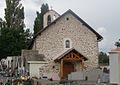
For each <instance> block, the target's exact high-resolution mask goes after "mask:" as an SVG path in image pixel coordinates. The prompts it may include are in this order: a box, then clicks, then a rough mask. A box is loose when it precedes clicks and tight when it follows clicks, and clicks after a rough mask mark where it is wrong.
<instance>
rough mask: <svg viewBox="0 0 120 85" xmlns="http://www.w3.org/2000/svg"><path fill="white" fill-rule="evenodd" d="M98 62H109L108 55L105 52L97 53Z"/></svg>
mask: <svg viewBox="0 0 120 85" xmlns="http://www.w3.org/2000/svg"><path fill="white" fill-rule="evenodd" d="M99 64H109V56H108V55H107V54H106V53H104V52H100V53H99Z"/></svg>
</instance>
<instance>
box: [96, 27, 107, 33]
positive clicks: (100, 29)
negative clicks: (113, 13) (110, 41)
mask: <svg viewBox="0 0 120 85" xmlns="http://www.w3.org/2000/svg"><path fill="white" fill-rule="evenodd" d="M97 32H98V33H100V34H105V33H106V32H107V31H106V28H104V27H99V28H97Z"/></svg>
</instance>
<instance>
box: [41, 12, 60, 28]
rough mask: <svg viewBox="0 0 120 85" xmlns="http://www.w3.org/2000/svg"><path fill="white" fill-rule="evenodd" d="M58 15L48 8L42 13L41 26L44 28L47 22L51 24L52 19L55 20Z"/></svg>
mask: <svg viewBox="0 0 120 85" xmlns="http://www.w3.org/2000/svg"><path fill="white" fill-rule="evenodd" d="M59 16H60V15H59V14H58V13H57V12H56V11H54V10H49V11H48V12H46V13H45V14H44V18H43V27H44V28H45V27H46V26H48V25H49V24H51V23H52V22H53V21H54V20H56V19H57V18H58V17H59Z"/></svg>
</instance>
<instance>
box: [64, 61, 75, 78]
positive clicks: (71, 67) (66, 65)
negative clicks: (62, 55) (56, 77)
mask: <svg viewBox="0 0 120 85" xmlns="http://www.w3.org/2000/svg"><path fill="white" fill-rule="evenodd" d="M71 72H74V64H72V63H71V62H64V64H63V78H64V79H65V78H68V74H70V73H71Z"/></svg>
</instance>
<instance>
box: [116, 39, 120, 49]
mask: <svg viewBox="0 0 120 85" xmlns="http://www.w3.org/2000/svg"><path fill="white" fill-rule="evenodd" d="M115 46H117V47H120V39H119V40H118V41H117V42H115Z"/></svg>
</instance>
